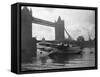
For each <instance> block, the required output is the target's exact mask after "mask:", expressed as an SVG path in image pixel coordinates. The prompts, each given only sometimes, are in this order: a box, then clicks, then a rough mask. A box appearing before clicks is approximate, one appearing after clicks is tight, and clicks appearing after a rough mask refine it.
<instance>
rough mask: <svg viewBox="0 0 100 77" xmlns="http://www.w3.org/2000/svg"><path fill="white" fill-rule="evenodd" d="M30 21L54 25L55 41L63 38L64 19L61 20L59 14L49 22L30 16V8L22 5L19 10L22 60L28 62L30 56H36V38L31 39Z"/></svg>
mask: <svg viewBox="0 0 100 77" xmlns="http://www.w3.org/2000/svg"><path fill="white" fill-rule="evenodd" d="M32 23H35V24H40V25H44V26H49V27H54V28H55V41H63V40H65V36H64V21H63V20H61V17H60V16H59V17H58V20H57V21H55V22H50V21H47V20H43V19H39V18H36V17H34V16H32V10H29V9H28V8H27V7H23V9H22V10H21V44H22V45H21V46H22V61H23V62H30V61H31V57H32V56H36V40H35V39H34V40H33V38H32ZM33 51H34V53H33ZM32 53H33V54H32Z"/></svg>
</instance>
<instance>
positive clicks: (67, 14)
mask: <svg viewBox="0 0 100 77" xmlns="http://www.w3.org/2000/svg"><path fill="white" fill-rule="evenodd" d="M32 15H33V16H34V17H37V18H40V19H43V20H47V21H51V22H54V21H55V20H56V21H57V19H58V17H59V16H61V19H63V20H64V23H65V28H66V29H67V31H68V32H69V34H70V35H71V36H72V37H73V38H74V39H77V37H78V36H80V35H82V36H83V37H84V38H85V40H88V33H89V34H90V35H91V38H95V28H94V27H95V12H94V11H93V10H76V9H58V8H42V7H32ZM37 28H39V27H37ZM40 28H41V29H39V30H38V31H37V33H38V35H39V32H40V31H44V32H46V33H48V34H49V35H50V36H52V37H54V34H53V33H54V31H53V30H52V29H50V28H44V27H43V28H42V26H41V27H40ZM52 31H53V32H52ZM33 32H34V31H33ZM50 33H51V34H50ZM40 36H42V34H40V35H39V37H40ZM46 36H47V37H48V39H54V38H51V37H49V36H48V35H47V34H45V37H46ZM47 37H46V38H47ZM65 37H67V35H66V34H65Z"/></svg>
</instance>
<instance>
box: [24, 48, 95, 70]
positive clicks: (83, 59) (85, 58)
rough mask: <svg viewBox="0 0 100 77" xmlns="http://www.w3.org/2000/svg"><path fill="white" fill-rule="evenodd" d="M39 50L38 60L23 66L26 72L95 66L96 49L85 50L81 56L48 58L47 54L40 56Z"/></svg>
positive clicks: (53, 56)
mask: <svg viewBox="0 0 100 77" xmlns="http://www.w3.org/2000/svg"><path fill="white" fill-rule="evenodd" d="M40 52H41V51H40V50H37V58H36V60H33V63H32V64H23V65H22V67H24V68H25V69H24V70H43V69H59V68H77V67H93V66H95V49H94V48H84V49H83V50H82V53H81V54H62V55H61V54H60V55H51V56H48V53H47V52H43V53H42V54H40Z"/></svg>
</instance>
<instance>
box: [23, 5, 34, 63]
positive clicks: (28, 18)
mask: <svg viewBox="0 0 100 77" xmlns="http://www.w3.org/2000/svg"><path fill="white" fill-rule="evenodd" d="M21 47H22V48H21V49H22V50H21V53H22V54H21V60H22V63H30V62H32V57H33V56H35V55H36V39H34V40H33V39H32V10H28V8H27V7H23V9H22V10H21Z"/></svg>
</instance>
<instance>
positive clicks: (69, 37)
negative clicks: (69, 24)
mask: <svg viewBox="0 0 100 77" xmlns="http://www.w3.org/2000/svg"><path fill="white" fill-rule="evenodd" d="M64 30H65V32H66V34H67V35H68V39H70V40H73V39H72V37H71V36H70V34H69V33H68V31H67V30H66V29H65V27H64Z"/></svg>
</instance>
